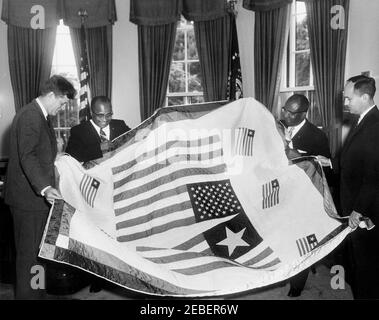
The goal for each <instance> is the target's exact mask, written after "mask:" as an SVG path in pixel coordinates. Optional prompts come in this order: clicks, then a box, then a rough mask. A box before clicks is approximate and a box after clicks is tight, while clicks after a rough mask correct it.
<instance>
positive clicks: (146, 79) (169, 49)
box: [138, 22, 177, 120]
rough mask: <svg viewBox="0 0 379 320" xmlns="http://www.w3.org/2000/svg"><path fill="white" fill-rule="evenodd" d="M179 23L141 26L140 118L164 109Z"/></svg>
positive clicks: (139, 34) (139, 38) (139, 30)
mask: <svg viewBox="0 0 379 320" xmlns="http://www.w3.org/2000/svg"><path fill="white" fill-rule="evenodd" d="M176 25H177V23H176V22H173V23H169V24H164V25H157V26H150V25H139V26H138V65H139V89H140V90H139V96H140V112H141V119H142V120H145V119H147V118H148V117H150V116H151V115H152V114H153V113H154V111H155V110H156V109H158V108H160V107H162V106H163V104H164V100H165V97H166V92H167V84H168V77H169V73H170V64H171V57H172V53H173V50H174V44H175V35H176Z"/></svg>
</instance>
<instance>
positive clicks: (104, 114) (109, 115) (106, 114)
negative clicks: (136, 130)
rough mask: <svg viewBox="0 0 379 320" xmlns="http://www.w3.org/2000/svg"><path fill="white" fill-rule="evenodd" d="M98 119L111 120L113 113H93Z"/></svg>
mask: <svg viewBox="0 0 379 320" xmlns="http://www.w3.org/2000/svg"><path fill="white" fill-rule="evenodd" d="M92 113H93V114H94V115H95V116H96V117H98V118H104V119H111V118H112V116H113V112H109V113H96V112H92Z"/></svg>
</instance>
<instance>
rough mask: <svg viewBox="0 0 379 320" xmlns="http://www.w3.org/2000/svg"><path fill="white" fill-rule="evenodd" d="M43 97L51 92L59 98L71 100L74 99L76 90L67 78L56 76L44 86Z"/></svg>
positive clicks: (42, 89)
mask: <svg viewBox="0 0 379 320" xmlns="http://www.w3.org/2000/svg"><path fill="white" fill-rule="evenodd" d="M40 92H41V95H42V96H45V95H47V94H48V93H49V92H53V93H54V94H55V95H57V96H67V98H69V99H74V98H75V96H76V90H75V88H74V86H73V85H72V83H71V82H70V81H68V80H67V79H66V78H65V77H62V76H58V75H54V76H52V77H51V78H50V79H48V80H47V81H46V82H45V83H44V84H43V86H42V88H41V90H40Z"/></svg>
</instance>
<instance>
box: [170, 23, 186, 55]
mask: <svg viewBox="0 0 379 320" xmlns="http://www.w3.org/2000/svg"><path fill="white" fill-rule="evenodd" d="M172 59H173V60H174V61H178V60H184V30H179V29H178V30H177V32H176V40H175V46H174V54H173V58H172Z"/></svg>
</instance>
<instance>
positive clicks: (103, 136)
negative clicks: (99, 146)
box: [100, 128, 108, 142]
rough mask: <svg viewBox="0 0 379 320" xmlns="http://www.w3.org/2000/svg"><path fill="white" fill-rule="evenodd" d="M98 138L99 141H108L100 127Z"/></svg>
mask: <svg viewBox="0 0 379 320" xmlns="http://www.w3.org/2000/svg"><path fill="white" fill-rule="evenodd" d="M100 140H101V142H104V141H108V139H107V135H106V134H105V132H104V130H103V129H102V128H100Z"/></svg>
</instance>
